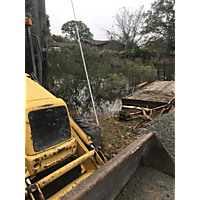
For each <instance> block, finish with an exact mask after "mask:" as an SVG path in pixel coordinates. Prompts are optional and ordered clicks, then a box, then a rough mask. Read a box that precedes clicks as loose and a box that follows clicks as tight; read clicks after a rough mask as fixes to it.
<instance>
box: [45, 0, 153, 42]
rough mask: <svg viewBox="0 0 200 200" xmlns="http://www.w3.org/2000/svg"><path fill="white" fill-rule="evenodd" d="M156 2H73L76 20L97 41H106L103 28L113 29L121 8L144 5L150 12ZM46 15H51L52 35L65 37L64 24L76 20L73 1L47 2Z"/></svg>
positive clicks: (148, 0)
mask: <svg viewBox="0 0 200 200" xmlns="http://www.w3.org/2000/svg"><path fill="white" fill-rule="evenodd" d="M153 2H154V0H137V1H136V0H115V1H114V0H101V1H94V0H84V1H83V0H73V4H74V9H75V14H76V20H78V21H82V22H83V23H85V24H86V25H87V26H88V27H89V29H90V32H91V33H92V34H93V35H94V39H95V40H106V39H107V38H106V35H105V32H104V31H103V30H102V28H101V27H103V28H106V29H108V28H111V26H112V25H113V23H114V20H113V16H114V15H115V13H116V12H117V11H118V10H119V8H120V7H132V9H133V10H136V9H138V8H139V7H140V6H141V5H144V9H145V10H148V9H150V7H151V3H153ZM45 4H46V14H48V15H49V19H50V24H51V27H50V29H51V33H52V34H55V35H63V34H62V31H61V27H62V25H63V24H64V23H66V22H68V21H71V20H74V15H73V10H72V5H71V0H56V1H55V0H46V1H45Z"/></svg>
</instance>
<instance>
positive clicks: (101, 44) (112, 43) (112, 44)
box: [83, 40, 125, 51]
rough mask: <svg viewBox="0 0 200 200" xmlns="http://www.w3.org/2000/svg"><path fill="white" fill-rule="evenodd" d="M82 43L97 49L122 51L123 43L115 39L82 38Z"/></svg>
mask: <svg viewBox="0 0 200 200" xmlns="http://www.w3.org/2000/svg"><path fill="white" fill-rule="evenodd" d="M83 44H86V45H88V46H90V47H96V48H97V49H98V50H100V51H101V50H103V49H110V50H113V51H123V50H124V48H125V45H123V44H122V43H120V42H118V41H116V40H104V41H103V40H83Z"/></svg>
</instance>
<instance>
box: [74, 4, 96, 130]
mask: <svg viewBox="0 0 200 200" xmlns="http://www.w3.org/2000/svg"><path fill="white" fill-rule="evenodd" d="M71 4H72V10H73V14H74V20H75V21H76V15H75V10H74V5H73V0H71ZM76 31H77V36H78V43H79V46H80V51H81V56H82V60H83V66H84V69H85V75H86V79H87V83H88V88H89V92H90V96H91V100H92V105H93V111H94V115H95V118H96V122H97V125H98V126H99V121H98V118H97V113H96V109H95V104H94V99H93V95H92V90H91V87H90V81H89V77H88V73H87V68H86V64H85V58H84V54H83V49H82V45H81V40H80V36H79V30H78V26H77V24H76Z"/></svg>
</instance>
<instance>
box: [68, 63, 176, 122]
mask: <svg viewBox="0 0 200 200" xmlns="http://www.w3.org/2000/svg"><path fill="white" fill-rule="evenodd" d="M165 76H166V80H167V81H171V80H175V66H174V65H166V67H165ZM86 91H87V90H85V89H84V91H83V92H81V93H82V94H80V93H79V96H76V97H74V98H75V99H77V101H78V102H79V103H80V102H81V104H82V105H76V104H75V103H73V105H72V104H71V105H70V104H68V108H69V112H70V115H71V116H72V117H73V118H76V117H81V116H85V117H89V116H94V110H93V105H92V100H91V97H90V95H89V92H88V94H86ZM133 91H134V88H133V87H128V85H127V86H126V88H124V89H115V90H114V91H113V90H112V91H105V93H104V95H103V97H101V98H96V96H95V94H93V95H94V97H93V98H94V103H95V109H96V113H97V115H103V114H108V113H113V112H117V111H119V108H120V99H121V98H122V97H126V96H127V95H129V94H131V93H132V92H133ZM97 96H98V94H97Z"/></svg>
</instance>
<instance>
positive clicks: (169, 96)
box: [119, 81, 175, 120]
mask: <svg viewBox="0 0 200 200" xmlns="http://www.w3.org/2000/svg"><path fill="white" fill-rule="evenodd" d="M136 88H137V90H136V91H135V92H134V93H132V94H130V95H128V96H127V97H124V98H122V99H121V107H120V110H119V116H120V118H122V119H125V120H129V119H134V118H138V117H144V118H148V119H151V116H152V114H153V112H158V111H161V112H163V111H165V110H168V109H169V108H171V106H172V104H173V103H174V102H175V81H155V82H153V83H151V84H148V83H145V84H141V87H136ZM138 88H139V89H138Z"/></svg>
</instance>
